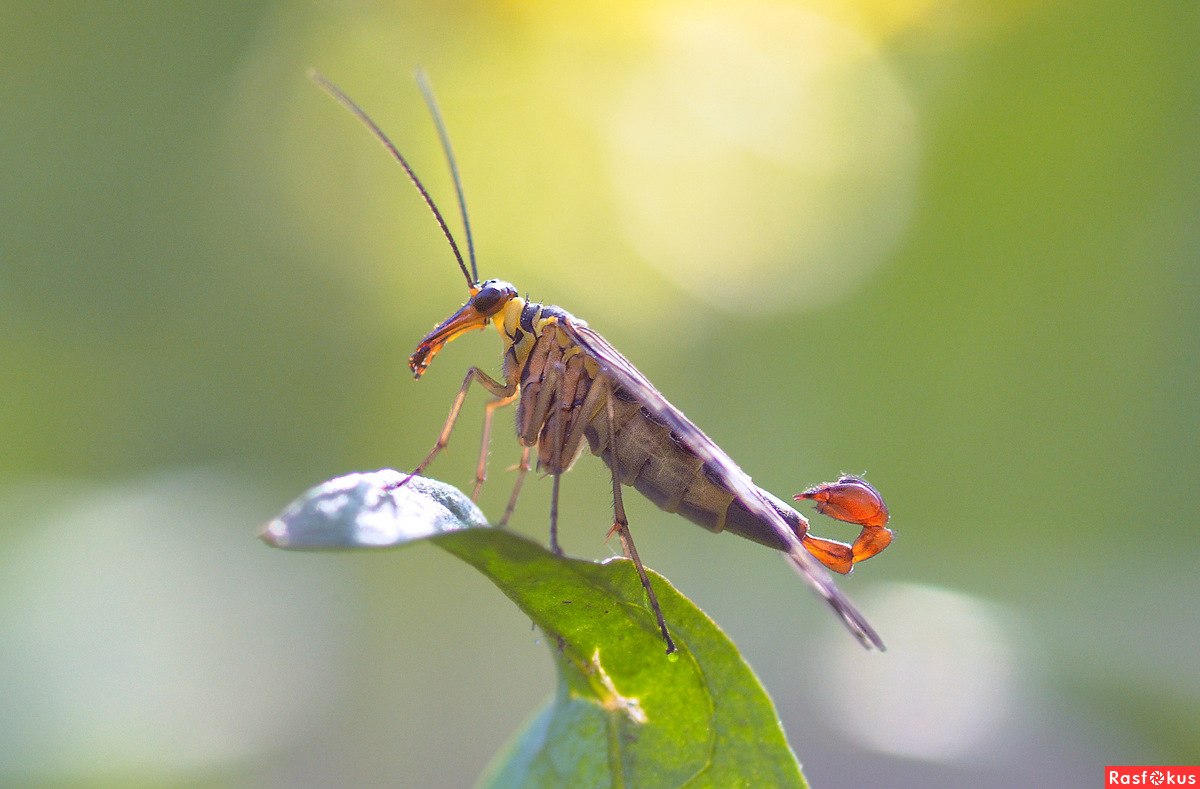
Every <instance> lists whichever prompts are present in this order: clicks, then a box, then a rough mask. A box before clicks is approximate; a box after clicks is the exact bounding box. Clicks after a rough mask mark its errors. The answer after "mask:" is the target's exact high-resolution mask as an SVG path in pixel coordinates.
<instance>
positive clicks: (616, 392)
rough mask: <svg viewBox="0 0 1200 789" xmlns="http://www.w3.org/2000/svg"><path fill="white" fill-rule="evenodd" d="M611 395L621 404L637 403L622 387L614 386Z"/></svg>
mask: <svg viewBox="0 0 1200 789" xmlns="http://www.w3.org/2000/svg"><path fill="white" fill-rule="evenodd" d="M612 393H613V397H615V398H617V399H618V400H620V401H621V402H623V403H636V402H637V401H638V399H637V397H635V396H634V395H631V394H630V393H629V392H628V391H627V390H626V389H625V387H623V386H614V387H613V390H612Z"/></svg>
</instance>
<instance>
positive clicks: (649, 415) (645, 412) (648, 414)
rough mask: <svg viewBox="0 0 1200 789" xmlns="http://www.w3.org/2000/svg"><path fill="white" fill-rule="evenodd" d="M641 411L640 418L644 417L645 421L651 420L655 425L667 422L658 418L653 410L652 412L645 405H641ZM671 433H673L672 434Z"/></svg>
mask: <svg viewBox="0 0 1200 789" xmlns="http://www.w3.org/2000/svg"><path fill="white" fill-rule="evenodd" d="M641 412H642V418H643V419H645V420H646V421H647V422H653V423H654V424H656V425H666V424H667V423H666V422H664V421H662V420H661V419H659V418H658V416H657V415H655V414H654V412H652V411H651V410H650V409H649V408H647V407H646V406H642V407H641ZM672 435H674V434H672Z"/></svg>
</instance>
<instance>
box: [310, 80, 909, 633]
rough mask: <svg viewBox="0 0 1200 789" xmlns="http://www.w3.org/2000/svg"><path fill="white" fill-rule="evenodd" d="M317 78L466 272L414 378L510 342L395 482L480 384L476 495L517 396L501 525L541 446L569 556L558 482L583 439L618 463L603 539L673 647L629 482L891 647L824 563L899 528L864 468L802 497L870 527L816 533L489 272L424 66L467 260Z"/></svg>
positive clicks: (563, 321)
mask: <svg viewBox="0 0 1200 789" xmlns="http://www.w3.org/2000/svg"><path fill="white" fill-rule="evenodd" d="M309 76H310V78H311V79H312V80H313V81H314V82H316V83H317V85H318V86H320V87H321V88H322V89H324V90H325V91H326V92H327V93H328V94H329V95H330V96H332V97H333V98H334V99H335V100H336V101H337V102H338V103H340V104H341V105H342V106H344V107H345V108H346V109H347V110H349V111H350V112H351V113H352V114H353V115H354V116H355V117H357V118H358V119H359V121H361V122H362V123H363V124H364V125H365V126H366V127H367V128H368V129H369V130H370V132H371V133H372V134H373V135H374V136H375V137H376V139H378V140H379V142H381V143H382V144H383V145H384V147H385V148H387V150H388V152H389V153H390V154H391V155H392V157H393V158H394V159H395V160H396V161H397V162H398V163H399V164H400V166H401V167H402V168H403V169H404V172H405V173H406V174H407V176H408V178H409V180H410V181H412V183H413V185H414V186H416V188H417V191H418V192H420V194H421V197H422V198H423V199H424V201H425V204H426V205H427V206H428V207H429V209H430V210H431V211H432V212H433V215H434V218H435V219H436V221H437V223H438V225H439V227H440V228H441V230H442V234H443V235H444V236H445V237H446V240H447V241H448V242H449V244H450V249H451V251H452V252H453V254H454V257H455V259H456V260H457V262H458V267H459V269H460V270H461V271H462V274H463V277H465V278H466V280H467V290H468V293H469V298H468V300H467V303H466V304H465V305H463V306H462V307H461V308H460V309H459V310H458V311H457V312H455V313H454V314H453V315H451V316H450V317H449V318H446V319H445V320H444V321H442V322H441V323H440V324H439V325H437V326H436V327H434V329H433V330H432V331H431V332H430V333H429V334H428V335H426V336H425V338H424V339H422V340H421V342H420V344H419V345H418V346H417V349H416V350H415V351H414V352H413V354H412V356H411V357H410V358H409V362H408V363H409V367H410V369H411V370H412V373H413V376H414V377H415V378H420V377H421V375H422V374H423V373H424V372H425V371H426V369H428V367H429V365H430V363H431V362H432V361H433V359H434V357H435V356H436V355H437V353H438V352H439V351H440V350H441V349H442V347H443V346H445V345H446V343H448V342H450V341H452V340H454V339H456V338H457V337H459V336H461V335H462V334H464V333H466V332H468V331H471V330H473V329H485V328H486V327H487V326H489V325H491V326H494V327H495V329H496V330H497V332H498V333H499V335H500V339H501V341H502V343H503V345H504V360H503V367H502V373H503V374H502V377H501V380H497V379H495V378H493V377H492V376H490V375H488V374H487V373H486V372H484V371H483V370H481V369H479V368H478V367H472V368H471V369H470V370H468V371H467V374H466V377H465V378H463V382H462V386H461V387H460V388H459V390H458V394H457V395H456V396H455V398H454V402H453V405H452V406H451V408H450V413H449V415H448V416H447V418H446V422H445V424H444V425H443V427H442V432H441V434H440V435H439V436H438V439H437V442H436V443H435V444H434V446H433V448H432V449H431V450H430V451H429V453H428V454H427V455H426V456H425V459H424V460H422V461H421V462H420V463H419V464H418V465H417V467H416V468H415V469H413V471H412V473H411V474H410V475H409V476H408V477H406V478H405V479H404V480H403V481H401V482H399V483H397V487H399V486H400V485H403V484H404V483H405V482H407V481H408V480H409V479H411V478H412V477H413V476H415V475H417V474H420V473H422V472H423V471H424V470H425V469H426V468H428V466H429V464H430V463H432V462H433V460H434V458H435V457H437V455H438V453H440V452H441V451H442V450H443V449H445V448H446V446H447V445H448V444H449V441H450V434H451V431H452V430H453V429H454V425H455V422H456V421H457V420H458V416H459V412H460V410H461V408H462V405H463V402H464V401H465V400H466V397H467V393H468V390H470V388H471V384H472V383H477V384H479V385H480V386H482V387H483V388H484V389H485V390H486V391H487V392H488V393H489V394H490V395H491V396H492V398H493V399H492V400H490V401H489V402H488V403H487V405H486V406H485V409H484V423H483V439H482V446H481V449H480V454H479V463H478V465H477V467H476V471H475V487H474V490H473V491H472V498H475V497H477V496H478V494H479V491H480V489H481V487H482V485H483V483H484V481H485V479H486V477H487V453H488V446H489V443H490V437H491V428H492V419H493V417H494V415H495V413H496V411H497V410H498V409H500V408H503V407H505V406H510V405H515V407H516V429H517V437H518V439H519V441H520V444H521V446H522V452H521V460H520V463H519V464H518V466H517V477H516V482H515V483H514V486H513V492H512V495H511V496H510V497H509V501H508V505H507V507H506V508H505V511H504V515H503V517H502V518H501V519H500V521H499V522H498V525H501V526H503V525H505V524H506V523H507V522H508V519H509V517H510V516H511V515H512V513H513V509H514V507H515V506H516V502H517V497H518V495H519V494H520V491H521V485H522V482H523V481H524V478H525V475H526V473H527V472H528V471H529V469H530V456H531V454H532V453H533V452H534V451H536V452H537V456H536V461H537V465H538V467H539V468H540V469H541V470H544V471H545V472H546V473H547V474H549V476H550V477H551V479H552V485H553V487H552V489H551V499H550V547H551V549H552V550H553V551H554V552H555V553H562V550H561V548H560V547H559V544H558V494H559V481H560V479H561V477H562V475H563V474H564V473H565V472H566V471H567V470H568V469H570V468H571V467H572V465H574V463H575V461H576V460H577V459H578V458H579V456H580V454H582V452H583V448H584V446H585V444H586V446H587V448H588V450H589V451H591V453H592V454H593V455H597V456H599V457H600V458H601V459H603V461H604V463H605V464H606V465H607V466H608V467H609V469H610V470H611V472H612V495H613V511H614V518H613V525H612V528H611V529H610V530H609V535H608V536H609V537H611V536H612V535H613V534H616V535H618V536H619V537H620V540H621V546H622V549H623V551H624V554H625V556H626V557H627V558H629V559H631V560H632V561H633V564H634V566H635V567H636V568H637V572H638V576H639V577H640V579H641V582H642V586H643V587H644V588H645V591H646V596H647V599H648V601H649V603H650V607H651V609H652V610H653V612H654V615H655V618H656V620H657V623H658V627H659V630H660V631H661V632H662V637H663V641H664V642H665V644H666V647H667V653H668V654H669V653H671V652H674V651H675V643H674V641H673V640H672V638H671V633H670V630H669V629H668V627H667V623H666V620H665V619H664V617H663V613H662V609H661V608H660V606H659V604H658V598H657V597H656V595H655V593H654V588H653V587H652V586H651V585H650V580H649V578H648V577H647V575H646V570H645V567H644V566H643V565H642V562H641V559H640V558H639V557H638V553H637V549H636V547H635V546H634V543H633V537H632V535H631V534H630V530H629V520H628V518H627V517H626V514H625V507H624V504H623V501H622V490H621V488H622V486H623V485H626V486H632V487H634V488H636V489H637V490H638V491H639V492H640V493H642V495H644V496H646V497H647V498H648V499H650V500H651V501H652V502H654V503H655V504H656V505H657V506H658V507H660V508H661V509H663V510H665V511H667V512H675V513H679V514H680V515H682V516H683V517H685V518H687V519H688V520H690V521H692V522H693V523H696V524H699V525H700V526H703V527H704V528H706V529H709V530H710V531H714V532H719V531H730V532H733V533H735V534H739V535H741V536H743V537H746V538H749V539H751V540H754V541H755V542H758V543H761V544H763V545H766V546H768V547H770V548H774V549H776V550H779V551H782V552H783V553H784V554H785V556H786V557H787V559H788V561H789V562H790V563H791V564H792V566H793V567H794V568H795V569H796V570H797V571H798V572H799V573H800V575H801V576H802V577H803V578H805V579H806V580H807V581H808V583H809V584H810V585H811V586H812V587H813V589H815V590H816V592H817V594H819V595H820V596H821V597H822V598H824V600H825V601H826V602H827V603H828V604H829V605H830V606H831V607H832V608H833V610H834V611H835V612H836V613H837V615H838V616H840V617H841V619H842V621H843V622H844V623H845V625H846V627H847V628H848V629H849V630H850V632H851V633H853V634H854V635H855V636H856V637H857V638H858V640H859V641H860V642H861V643H862V644H863V646H865V647H867V648H868V649H870V648H872V647H874V648H877V649H880V650H882V649H883V648H884V646H883V642H882V641H881V640H880V638H879V635H878V634H877V633H876V632H875V630H874V628H872V627H871V625H870V624H869V623H868V622H867V621H866V619H865V618H864V617H863V615H862V614H860V613H859V611H858V610H857V609H856V608H855V607H854V605H853V604H852V603H851V602H850V601H849V600H848V599H847V598H846V597H845V595H843V594H842V592H841V591H840V590H839V589H838V587H837V586H836V585H835V584H834V583H833V580H832V578H831V577H830V576H829V574H828V573H826V572H825V570H824V569H823V566H824V567H828V568H830V569H832V570H835V571H836V572H839V573H847V572H849V571H850V570H851V569H852V568H853V566H854V565H855V564H856V563H858V562H861V561H863V560H865V559H868V558H870V557H871V556H873V555H875V554H877V553H879V552H880V551H882V550H883V549H884V548H886V547H887V545H888V544H889V543H890V542H891V539H892V532H891V530H889V529H887V528H886V523H887V521H888V512H887V507H886V505H884V503H883V499H882V498H881V497H880V495H879V493H878V492H876V491H875V489H874V488H872V487H871V486H870V485H869V484H867V483H866V482H865V481H864V480H862V479H859V478H857V477H842V478H841V479H839V480H838V481H837V482H834V483H827V484H824V485H819V486H817V487H815V488H811V489H809V490H807V491H805V492H803V493H800V494H797V495H796V497H795V498H797V499H807V500H812V501H814V502H815V503H816V506H817V509H818V511H819V512H822V513H824V514H826V515H829V516H830V517H833V518H836V519H838V520H842V521H846V522H849V523H853V524H857V525H859V526H862V531H861V533H860V534H859V536H858V538H857V539H856V540H855V542H854V543H853V545H847V544H845V543H842V542H837V541H835V540H828V539H824V538H821V537H815V536H813V535H812V534H810V533H809V528H808V521H807V520H806V519H805V518H804V516H803V515H801V514H800V513H799V512H797V511H795V510H794V509H792V508H791V507H789V506H788V505H787V504H784V503H783V502H782V501H780V500H779V499H777V498H775V497H774V496H773V495H771V494H770V493H768V492H767V491H765V490H763V489H762V488H759V487H757V486H756V485H755V484H754V483H753V482H751V480H750V477H749V476H747V475H746V473H745V472H743V471H742V470H741V469H740V468H739V467H738V466H737V464H736V463H734V462H733V460H732V459H731V458H730V457H729V455H727V454H726V453H725V452H724V451H723V450H722V449H721V448H720V447H718V446H717V445H716V443H714V442H713V441H712V439H710V438H709V437H708V436H706V435H705V434H704V433H703V432H702V431H701V430H700V428H698V427H696V426H695V425H694V424H692V422H691V421H690V420H689V419H688V418H687V417H686V416H684V415H683V413H682V412H681V411H680V410H679V409H678V408H676V407H675V406H673V405H671V404H670V403H669V402H668V401H667V399H666V398H665V397H663V396H662V395H661V394H660V393H659V392H658V390H657V389H655V388H654V385H653V384H651V383H650V381H649V380H647V379H646V377H645V376H644V375H642V373H641V372H640V371H638V369H637V368H636V367H634V366H633V365H632V364H631V363H630V362H629V360H627V359H626V358H625V357H624V356H622V355H621V353H620V352H618V351H617V349H616V348H614V347H613V346H612V345H610V344H609V343H608V341H607V340H605V339H604V338H603V337H601V336H600V335H599V334H597V333H596V332H595V331H593V330H592V329H591V328H589V327H588V325H587V323H585V322H584V321H582V320H580V319H578V318H576V317H575V316H573V315H571V314H570V313H568V312H566V311H565V310H563V309H560V308H558V307H554V306H550V305H548V304H539V303H536V302H533V301H529V300H528V299H526V298H522V297H521V296H519V295H517V289H516V288H515V287H513V286H512V285H511V284H509V283H507V282H504V281H502V280H498V279H489V280H486V281H480V279H479V275H478V269H477V266H476V261H475V250H474V243H473V240H472V237H471V229H470V223H469V221H468V219H467V208H466V201H465V199H464V197H463V188H462V182H461V179H460V178H459V174H458V167H457V165H456V164H455V161H454V155H453V151H452V150H451V146H450V141H449V136H448V134H447V133H446V129H445V124H444V123H443V121H442V117H441V113H440V111H439V110H438V107H437V102H436V100H435V99H434V97H433V92H432V90H431V89H430V87H429V84H428V82H427V80H426V79H425V78H424V76H423V75H422V74H421V73H418V75H417V81H418V84H419V85H420V87H421V91H422V93H423V95H424V97H425V102H426V104H427V105H428V107H429V111H430V114H431V115H432V116H433V121H434V125H435V126H436V128H437V132H438V136H439V138H440V141H441V144H442V148H443V150H444V152H445V155H446V158H447V160H448V162H449V166H450V173H451V176H452V179H453V182H454V187H455V191H456V193H457V198H458V205H459V210H460V212H461V215H462V222H463V227H464V230H465V235H466V240H467V252H468V259H469V260H470V262H471V267H470V270H468V269H467V264H466V263H465V262H464V260H463V255H462V252H461V251H460V249H459V246H458V244H457V242H456V241H455V239H454V236H453V234H452V233H451V232H450V228H449V226H448V225H447V224H446V220H445V218H444V217H443V215H442V213H441V211H439V210H438V208H437V206H436V205H435V204H434V201H433V199H432V198H431V197H430V195H429V192H428V191H427V190H426V189H425V186H424V185H423V184H422V183H421V181H420V179H419V178H417V175H416V173H415V172H414V171H413V169H412V167H410V166H409V164H408V161H407V160H406V159H405V158H404V156H403V155H402V154H401V153H400V151H399V149H397V148H396V146H395V145H394V144H393V143H392V141H391V140H390V139H389V138H388V137H387V135H386V134H384V132H383V131H382V130H381V129H380V128H379V126H377V125H376V124H375V122H374V121H373V120H372V119H371V118H370V117H369V116H368V115H367V114H366V112H364V111H363V110H362V109H361V108H360V107H359V106H358V105H357V104H355V103H354V101H352V100H351V99H350V98H349V97H348V96H347V95H346V94H345V93H343V92H342V91H341V89H339V88H338V87H337V86H335V85H334V84H333V83H331V82H330V81H328V80H327V79H325V78H324V77H323V76H321V75H320V74H317V73H316V72H310V74H309Z"/></svg>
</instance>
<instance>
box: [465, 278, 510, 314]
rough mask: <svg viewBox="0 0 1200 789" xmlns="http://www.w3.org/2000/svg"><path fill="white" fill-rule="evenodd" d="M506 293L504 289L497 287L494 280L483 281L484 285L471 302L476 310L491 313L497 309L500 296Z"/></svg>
mask: <svg viewBox="0 0 1200 789" xmlns="http://www.w3.org/2000/svg"><path fill="white" fill-rule="evenodd" d="M503 295H504V291H503V290H501V289H500V288H498V287H496V285H495V284H493V283H492V282H485V283H483V287H482V288H480V290H479V292H478V293H476V294H475V298H473V299H471V304H472V305H474V307H475V310H476V311H477V312H480V313H482V314H484V315H490V314H492V313H493V312H495V311H496V308H497V307H498V306H499V304H500V298H501V297H502V296H503Z"/></svg>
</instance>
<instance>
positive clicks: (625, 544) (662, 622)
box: [595, 381, 675, 655]
mask: <svg viewBox="0 0 1200 789" xmlns="http://www.w3.org/2000/svg"><path fill="white" fill-rule="evenodd" d="M595 385H596V386H607V382H600V381H597V382H596V384H595ZM607 395H608V396H607V397H605V398H604V404H605V408H606V409H607V410H608V451H609V455H610V457H611V458H612V483H613V513H614V514H613V526H612V531H616V532H617V533H618V534H619V535H620V536H621V548H622V550H623V551H624V552H625V556H626V558H628V559H630V560H631V561H632V562H633V566H634V567H636V568H637V573H638V578H640V579H641V581H642V588H643V589H645V590H646V597H648V598H649V600H650V608H651V610H653V611H654V618H655V619H657V620H658V629H659V630H661V631H662V637H663V641H665V642H666V644H667V654H668V655H669V654H671V653H672V652H674V651H675V642H674V641H672V640H671V634H670V632H668V631H667V620H666V619H664V618H663V612H662V608H661V607H660V606H659V604H658V596H657V595H655V594H654V587H652V586H651V585H650V577H649V576H648V575H646V568H645V567H644V566H643V565H642V560H641V558H639V557H638V552H637V548H636V547H635V546H634V544H633V534H632V533H631V532H630V531H629V518H628V517H626V515H625V503H624V502H623V501H622V500H621V471H620V465H621V460H620V457H619V456H618V453H617V428H616V415H615V414H614V412H613V404H612V389H611V387H610V388H609V389H608V392H607ZM612 531H610V532H609V534H611V533H612Z"/></svg>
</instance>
